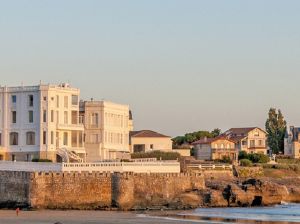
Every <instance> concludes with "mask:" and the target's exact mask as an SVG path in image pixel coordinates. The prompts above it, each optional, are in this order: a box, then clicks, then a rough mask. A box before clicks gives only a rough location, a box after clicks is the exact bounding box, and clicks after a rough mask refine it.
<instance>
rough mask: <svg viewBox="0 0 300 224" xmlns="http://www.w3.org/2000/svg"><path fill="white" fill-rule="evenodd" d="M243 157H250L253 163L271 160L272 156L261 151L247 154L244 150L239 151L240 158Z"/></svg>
mask: <svg viewBox="0 0 300 224" xmlns="http://www.w3.org/2000/svg"><path fill="white" fill-rule="evenodd" d="M242 159H248V160H250V161H251V162H252V163H268V162H269V161H270V158H269V157H268V156H267V155H264V154H260V153H253V154H247V153H246V152H244V151H242V152H240V153H239V160H242Z"/></svg>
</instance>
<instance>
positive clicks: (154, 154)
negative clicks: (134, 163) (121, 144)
mask: <svg viewBox="0 0 300 224" xmlns="http://www.w3.org/2000/svg"><path fill="white" fill-rule="evenodd" d="M131 158H132V159H143V158H156V159H157V160H160V159H161V160H177V159H179V158H180V154H179V153H178V152H163V151H151V152H137V153H132V154H131Z"/></svg>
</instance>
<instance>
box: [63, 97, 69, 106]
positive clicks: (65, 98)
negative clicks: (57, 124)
mask: <svg viewBox="0 0 300 224" xmlns="http://www.w3.org/2000/svg"><path fill="white" fill-rule="evenodd" d="M68 100H69V99H68V96H65V97H64V107H65V108H68V106H69V102H68Z"/></svg>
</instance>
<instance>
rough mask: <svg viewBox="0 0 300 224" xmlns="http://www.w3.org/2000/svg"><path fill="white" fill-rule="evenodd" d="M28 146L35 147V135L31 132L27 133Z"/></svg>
mask: <svg viewBox="0 0 300 224" xmlns="http://www.w3.org/2000/svg"><path fill="white" fill-rule="evenodd" d="M26 144H27V145H35V133H34V132H32V131H29V132H27V133H26Z"/></svg>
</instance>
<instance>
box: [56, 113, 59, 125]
mask: <svg viewBox="0 0 300 224" xmlns="http://www.w3.org/2000/svg"><path fill="white" fill-rule="evenodd" d="M56 123H57V124H58V123H59V111H56Z"/></svg>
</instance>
